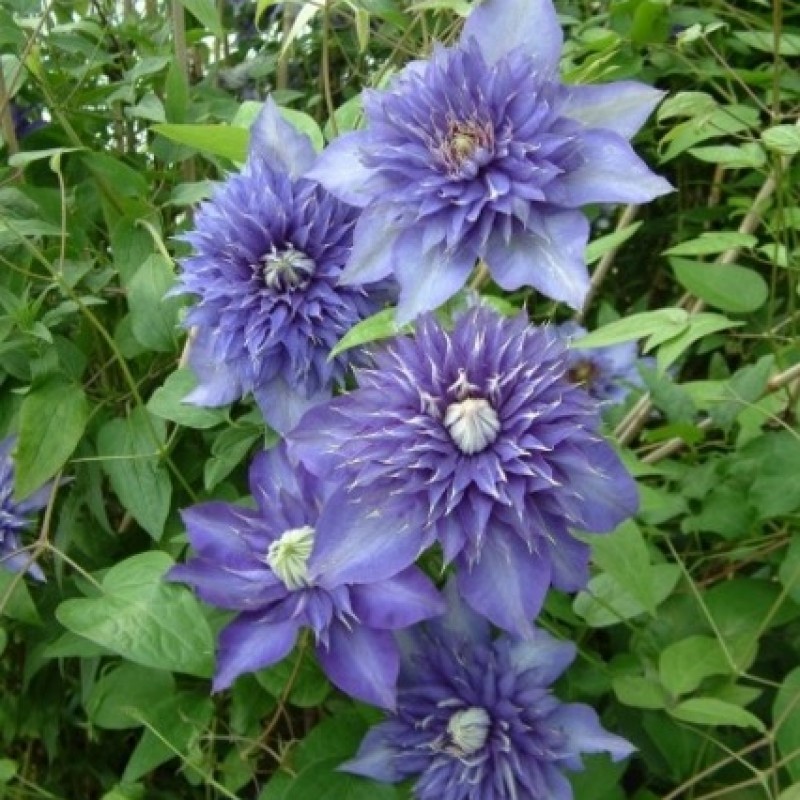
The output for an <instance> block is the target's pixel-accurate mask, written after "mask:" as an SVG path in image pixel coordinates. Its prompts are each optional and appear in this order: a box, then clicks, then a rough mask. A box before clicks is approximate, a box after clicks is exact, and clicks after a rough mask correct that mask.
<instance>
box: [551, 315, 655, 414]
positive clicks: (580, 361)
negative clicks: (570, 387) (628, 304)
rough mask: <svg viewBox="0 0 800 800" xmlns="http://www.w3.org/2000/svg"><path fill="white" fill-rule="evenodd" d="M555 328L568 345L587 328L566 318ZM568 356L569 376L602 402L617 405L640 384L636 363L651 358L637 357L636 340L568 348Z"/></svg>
mask: <svg viewBox="0 0 800 800" xmlns="http://www.w3.org/2000/svg"><path fill="white" fill-rule="evenodd" d="M556 332H557V333H558V335H559V336H561V337H562V338H563V339H564V340H565V341H566V342H567V344H568V345H571V344H572V342H574V341H576V340H577V339H581V338H583V337H584V336H586V329H585V328H582V327H581V326H580V325H578V324H577V323H575V322H565V323H563V324H561V325H558V326H557V327H556ZM567 360H568V362H569V371H568V373H567V375H568V376H569V378H570V380H572V381H574V382H575V383H577V384H580V385H581V386H583V388H584V389H586V391H587V392H588V393H589V394H590V395H591V396H592V397H594V398H595V400H597V401H598V402H599V403H601V404H603V405H618V404H620V403H624V402H625V398H626V397H627V396H628V395H629V394H630V392H631V390H632V389H636V388H640V387H641V386H642V376H641V375H640V374H639V370H638V369H637V365H638V364H640V363H644V364H647V363H650V362H652V361H653V359H650V358H640V357H639V350H638V348H637V346H636V342H622V343H621V344H613V345H609V346H608V347H595V348H591V349H576V348H573V347H570V348H569V351H568V355H567Z"/></svg>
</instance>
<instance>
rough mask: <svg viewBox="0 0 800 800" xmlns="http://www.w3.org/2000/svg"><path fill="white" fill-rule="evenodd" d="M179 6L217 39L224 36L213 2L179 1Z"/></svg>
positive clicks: (210, 0) (206, 0) (205, 0)
mask: <svg viewBox="0 0 800 800" xmlns="http://www.w3.org/2000/svg"><path fill="white" fill-rule="evenodd" d="M180 2H181V5H182V6H183V7H184V8H185V9H186V10H187V11H189V12H190V13H191V14H192V16H193V17H196V18H197V20H198V21H199V22H200V23H201V24H202V25H203V26H204V27H205V28H206V30H208V31H210V32H211V33H213V34H214V36H216V37H217V38H219V39H222V38H223V37H224V36H225V28H223V27H222V23H221V22H220V19H219V14H218V13H217V6H216V4H215V3H214V0H180Z"/></svg>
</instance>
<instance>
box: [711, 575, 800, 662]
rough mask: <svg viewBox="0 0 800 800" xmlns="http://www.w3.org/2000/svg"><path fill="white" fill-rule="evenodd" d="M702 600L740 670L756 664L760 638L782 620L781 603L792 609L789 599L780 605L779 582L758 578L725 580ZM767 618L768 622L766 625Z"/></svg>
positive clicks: (784, 606)
mask: <svg viewBox="0 0 800 800" xmlns="http://www.w3.org/2000/svg"><path fill="white" fill-rule="evenodd" d="M703 600H704V602H705V605H706V609H707V611H708V613H709V614H710V615H711V617H712V618H713V620H714V624H715V626H716V629H717V631H718V632H719V634H720V636H721V637H722V639H723V641H724V642H725V644H726V646H727V648H728V650H729V652H730V654H731V657H732V659H733V662H734V663H735V664H736V667H737V669H738V670H746V669H747V668H748V667H749V666H750V665H751V664H752V663H753V660H754V659H755V657H756V655H757V653H758V639H759V637H760V636H761V635H762V634H763V633H764V632H765V630H767V629H768V628H769V627H770V626H772V625H775V624H777V623H779V622H780V621H781V616H782V612H781V610H780V609H781V606H783V608H786V609H788V611H789V612H791V611H792V609H791V607H790V606H791V605H792V604H791V601H790V600H788V599H786V598H785V599H784V600H783V603H782V604H780V605H778V604H779V603H780V600H781V587H780V585H779V584H778V583H777V582H773V581H768V580H762V579H758V578H743V577H742V578H733V579H732V580H729V581H725V582H724V583H720V584H718V585H717V586H714V587H713V588H712V589H709V590H708V591H707V592H705V593H704V595H703ZM776 609H778V611H777V613H776ZM765 620H768V621H769V624H768V625H766V626H765V624H764V623H765Z"/></svg>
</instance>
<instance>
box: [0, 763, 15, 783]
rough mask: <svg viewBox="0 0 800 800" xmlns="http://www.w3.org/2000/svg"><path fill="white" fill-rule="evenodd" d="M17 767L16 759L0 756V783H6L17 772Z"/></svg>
mask: <svg viewBox="0 0 800 800" xmlns="http://www.w3.org/2000/svg"><path fill="white" fill-rule="evenodd" d="M18 769H19V767H18V766H17V762H16V761H12V760H11V759H10V758H0V783H8V782H9V781H10V780H11V779H12V778H13V777H14V776H15V775H16V774H17V770H18Z"/></svg>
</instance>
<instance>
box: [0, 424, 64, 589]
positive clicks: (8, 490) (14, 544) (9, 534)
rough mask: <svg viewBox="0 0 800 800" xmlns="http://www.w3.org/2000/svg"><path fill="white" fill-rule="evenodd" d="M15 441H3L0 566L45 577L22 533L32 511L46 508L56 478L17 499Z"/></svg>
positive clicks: (0, 459) (0, 451)
mask: <svg viewBox="0 0 800 800" xmlns="http://www.w3.org/2000/svg"><path fill="white" fill-rule="evenodd" d="M14 444H15V439H14V437H13V436H9V437H8V438H6V439H4V440H3V441H2V442H0V567H4V568H5V569H8V570H11V571H12V572H21V571H22V570H27V572H28V573H29V574H30V575H31V576H33V577H34V578H36V580H39V581H43V580H44V579H45V578H44V573H43V572H42V569H41V567H40V566H39V565H38V564H36V563H34V562H32V561H31V557H30V554H29V553H28V552H27V551H26V550H24V549H22V542H21V540H20V534H21V533H22V531H24V530H26V529H27V528H29V527H30V525H31V522H32V520H31V515H32V514H33V513H34V512H36V511H39V509H41V508H44V507H45V506H46V505H47V501H48V499H49V497H50V493H51V492H52V490H53V482H52V481H50V482H49V483H47V484H45V485H44V486H42V488H41V489H39V490H38V491H36V492H34V493H33V494H32V495H31V496H30V497H27V498H25V500H21V501H19V502H17V501H15V500H14V461H13V459H12V458H11V450H12V449H13V447H14Z"/></svg>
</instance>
